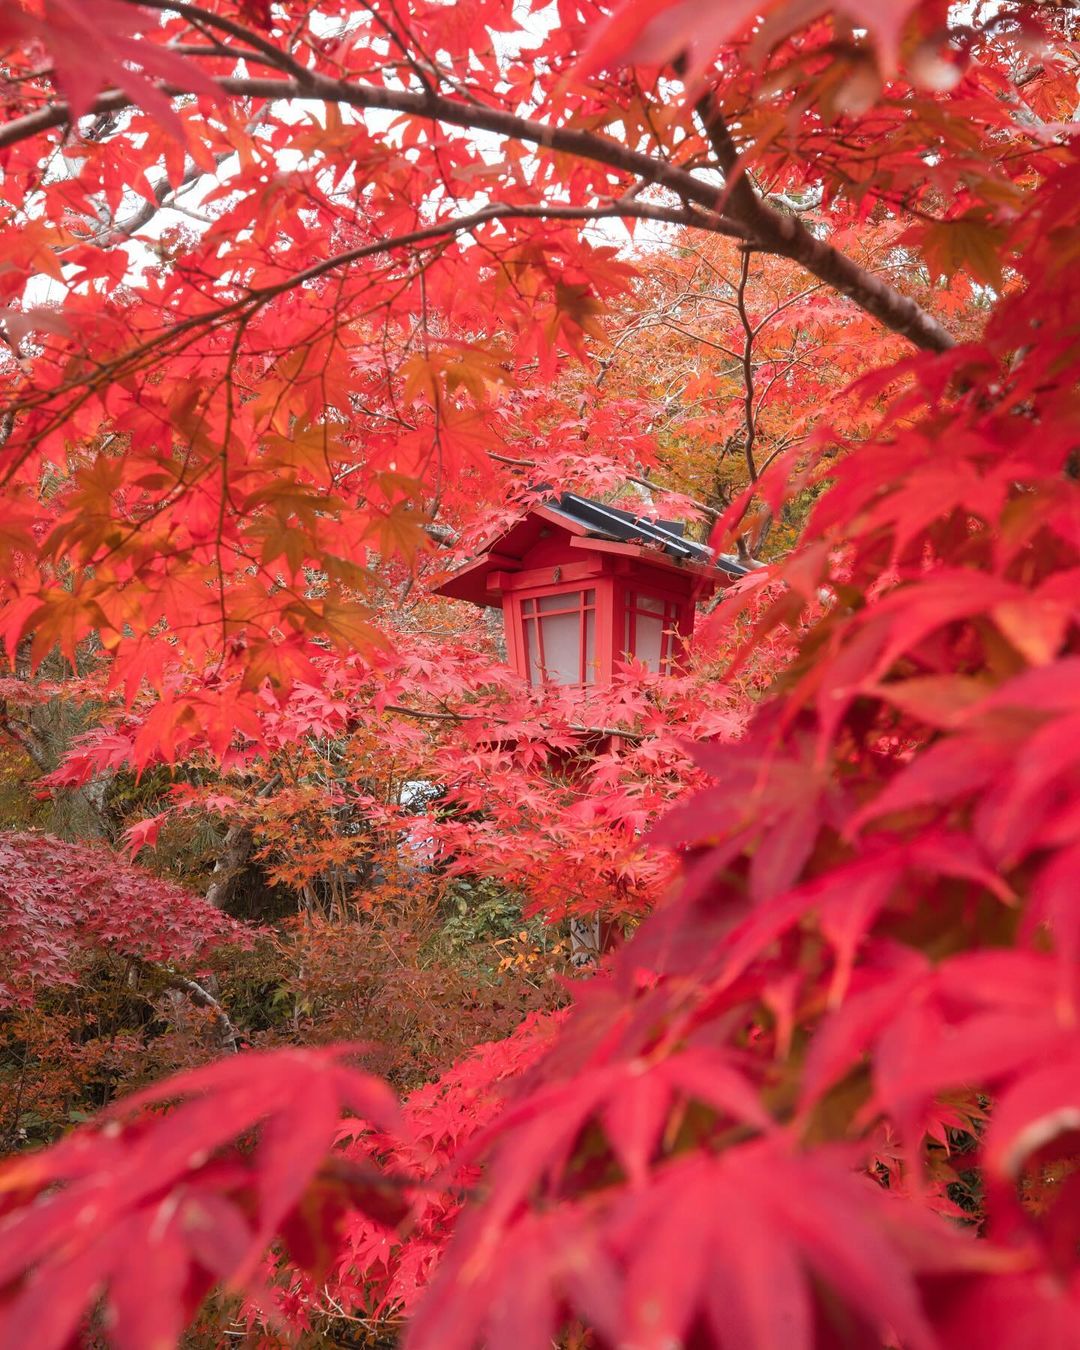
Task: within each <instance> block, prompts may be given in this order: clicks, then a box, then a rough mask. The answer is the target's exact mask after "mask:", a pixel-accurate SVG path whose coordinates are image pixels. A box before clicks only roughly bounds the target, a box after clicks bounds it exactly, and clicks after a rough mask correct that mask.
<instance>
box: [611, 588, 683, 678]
mask: <svg viewBox="0 0 1080 1350" xmlns="http://www.w3.org/2000/svg"><path fill="white" fill-rule="evenodd" d="M678 638H679V605H678V603H677V602H676V601H674V600H665V599H661V598H660V597H659V596H654V595H644V594H642V593H641V592H640V591H628V592H627V594H626V614H625V618H624V621H623V650H624V652H625V653H626V654H627V655H628V656H633V657H634V658H636V659H637V660H638V661H640V662H642V664H643V665H645V666H646V667H647V668H648V669H649V670H651V671H652V672H653V674H654V675H668V674H670V673H671V668H672V665H673V664H674V658H675V650H676V643H677V642H678Z"/></svg>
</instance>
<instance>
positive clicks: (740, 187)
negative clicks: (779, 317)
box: [0, 6, 953, 352]
mask: <svg viewBox="0 0 1080 1350" xmlns="http://www.w3.org/2000/svg"><path fill="white" fill-rule="evenodd" d="M171 8H176V6H171ZM244 32H245V40H247V30H244ZM270 45H272V44H270ZM275 50H276V49H275ZM286 62H292V58H291V57H288V56H287V54H286V53H281V60H280V61H279V62H278V64H279V65H282V64H285V63H286ZM293 65H295V63H293ZM300 70H301V71H302V78H301V76H300V75H296V76H295V77H294V78H290V79H271V78H250V79H249V78H241V77H232V76H229V77H225V78H222V79H220V80H218V81H217V85H218V87H219V88H220V90H221V92H222V93H223V94H226V95H229V96H233V97H247V98H264V99H270V100H276V101H290V100H293V99H318V100H320V101H323V102H327V103H339V104H342V105H346V106H349V107H354V108H363V109H367V108H380V109H384V110H386V111H390V112H398V113H402V114H405V115H407V116H411V117H417V118H421V119H423V120H426V121H430V122H432V123H440V124H443V125H447V126H457V127H462V128H465V129H467V130H471V131H488V132H491V133H493V134H495V135H497V136H501V137H505V138H508V139H511V140H517V141H521V142H523V143H525V144H529V145H536V146H539V147H543V148H546V149H551V150H557V151H559V152H561V153H564V154H568V155H572V156H574V157H575V158H578V159H583V160H589V161H591V162H593V163H597V164H604V165H606V166H607V167H608V168H611V169H614V170H616V171H617V172H619V173H623V174H627V175H629V176H631V177H633V179H634V180H635V182H637V181H639V180H640V181H641V182H645V183H649V184H653V185H656V186H658V187H664V188H668V189H669V190H670V191H672V192H674V193H675V194H676V195H677V196H678V197H679V198H680V199H681V200H682V202H683V203H684V205H685V206H686V207H687V208H688V209H690V208H691V207H693V206H697V207H700V208H703V209H704V213H705V214H704V215H701V214H695V215H694V216H693V218H692V219H688V220H685V221H684V222H683V223H685V224H689V225H690V226H692V227H693V228H698V229H704V230H709V231H711V232H713V233H720V234H727V235H730V236H733V237H735V238H743V239H747V238H748V239H749V240H750V241H751V242H752V243H753V244H754V247H755V248H757V249H758V250H759V251H760V252H764V253H775V254H779V255H780V256H782V257H786V258H790V259H792V260H793V261H794V262H798V263H799V264H800V265H801V266H803V267H805V268H806V270H807V271H808V272H811V273H812V274H813V275H814V276H816V277H817V278H818V279H819V280H820V281H824V282H826V283H827V284H828V285H830V286H832V287H834V288H835V289H836V290H838V291H840V292H841V294H843V295H846V296H848V297H849V299H851V300H853V301H854V302H855V303H856V304H857V305H859V306H860V307H861V308H863V309H864V310H866V312H867V313H869V314H871V315H873V316H874V317H875V318H876V319H878V320H879V321H880V322H881V323H883V324H884V325H885V326H886V327H887V328H890V329H891V330H892V331H893V332H896V333H899V334H901V335H902V336H903V337H905V338H907V339H908V340H909V341H911V342H913V343H914V344H915V345H916V346H918V347H922V348H925V349H926V350H929V351H939V352H940V351H946V350H947V349H948V348H950V347H951V346H952V345H953V341H952V338H951V337H950V336H949V334H948V333H947V332H946V331H945V330H944V328H942V326H941V325H940V324H939V323H938V322H937V320H936V319H934V318H933V317H932V316H931V315H929V314H927V313H926V311H925V310H923V309H922V308H921V307H920V306H919V305H918V304H917V303H916V302H915V301H914V300H911V299H909V298H907V297H905V296H902V295H901V294H900V293H899V292H898V291H895V290H894V289H893V288H892V287H891V286H889V285H888V284H887V283H886V282H884V281H882V280H880V278H877V277H874V276H873V275H871V274H870V273H869V272H867V271H866V270H865V269H863V268H861V267H860V266H859V265H858V264H857V263H854V262H852V260H851V259H850V258H848V257H846V256H845V255H844V254H842V253H840V252H838V251H837V250H836V249H834V248H833V247H832V246H831V245H830V244H826V243H824V242H823V241H822V240H819V239H815V238H814V236H813V235H812V234H811V233H810V232H809V230H807V229H806V227H805V226H804V225H803V224H802V222H801V221H799V220H797V219H796V218H795V217H794V216H790V215H784V214H782V213H780V212H778V211H776V210H774V209H773V208H772V207H770V206H768V205H766V204H765V203H764V202H763V201H761V200H760V198H759V197H758V196H757V194H756V193H755V192H754V190H753V188H752V187H751V185H750V183H749V182H748V181H747V179H746V178H745V176H744V175H743V174H742V173H741V171H740V165H739V155H738V151H737V149H736V147H735V145H734V142H733V141H732V140H731V137H730V135H729V133H728V130H727V126H726V124H725V123H724V121H723V118H722V116H721V115H720V113H719V111H718V110H717V108H716V105H715V103H714V101H713V98H712V95H711V94H709V95H705V96H704V97H703V98H702V99H700V100H699V101H698V103H697V105H696V110H697V113H698V116H699V118H700V119H701V120H702V124H703V126H704V129H705V133H706V136H707V138H708V140H709V143H710V145H711V146H712V148H713V152H714V153H715V155H716V157H717V160H718V162H719V164H720V167H721V168H722V169H723V170H724V173H725V175H726V178H727V183H726V185H725V187H724V188H717V187H715V186H714V185H713V184H712V183H708V182H706V181H704V180H703V179H701V178H698V177H696V176H695V175H694V174H693V173H690V172H689V171H687V170H686V169H683V168H680V167H678V166H677V165H674V164H670V163H668V162H666V161H664V160H661V159H657V158H654V157H653V156H651V155H648V154H645V153H643V152H641V151H638V150H632V149H630V148H629V147H627V146H625V145H622V144H620V143H619V142H618V141H614V140H611V139H610V138H608V137H606V136H599V135H597V134H596V133H594V132H590V131H581V130H578V129H575V128H569V127H556V126H551V125H549V124H548V123H544V122H537V121H535V120H533V119H532V118H528V117H520V116H518V115H517V114H516V113H510V112H507V111H505V110H504V109H501V108H490V107H485V106H483V105H481V104H477V103H473V102H466V101H464V100H461V99H452V98H448V97H446V96H445V95H441V94H437V93H434V92H432V91H431V90H424V91H421V92H417V91H415V90H406V89H389V88H382V87H380V86H377V85H369V84H359V83H357V84H354V83H350V82H349V81H347V80H335V79H330V78H329V77H328V76H325V75H319V74H316V73H313V72H309V71H307V70H304V69H303V68H302V67H301V68H300ZM159 88H160V90H161V92H162V93H163V94H167V95H169V96H181V95H184V94H189V93H191V92H192V91H190V90H187V89H183V88H181V87H179V86H176V85H172V84H162V85H160V86H159ZM131 104H132V100H131V99H130V98H129V96H128V95H127V94H126V93H124V92H123V91H122V90H110V91H108V92H107V93H104V94H102V95H100V96H99V97H98V99H97V100H96V101H95V103H94V105H93V107H92V109H91V111H92V112H93V113H96V114H101V113H106V112H116V111H118V110H120V109H123V108H127V107H130V106H131ZM69 121H70V112H69V109H68V107H67V105H66V104H65V103H53V104H50V105H49V106H48V107H45V108H42V109H39V110H38V111H37V112H34V113H27V114H26V115H25V116H23V117H19V118H15V119H14V120H12V121H11V122H8V123H7V124H6V126H3V127H2V128H0V149H2V148H3V147H5V146H8V145H12V144H14V143H15V142H16V141H19V140H25V139H26V138H27V137H29V136H32V135H36V134H37V133H38V132H41V131H45V130H48V129H49V128H51V127H57V126H62V125H64V124H65V123H67V122H69ZM635 205H637V203H635ZM612 214H615V215H618V214H624V215H627V216H630V215H634V214H637V212H635V211H632V210H631V209H630V203H629V201H628V200H626V199H624V200H623V207H622V211H621V212H613V213H612Z"/></svg>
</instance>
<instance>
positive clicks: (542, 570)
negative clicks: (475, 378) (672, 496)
mask: <svg viewBox="0 0 1080 1350" xmlns="http://www.w3.org/2000/svg"><path fill="white" fill-rule="evenodd" d="M746 570H747V569H746V568H745V567H744V566H743V565H742V564H741V563H739V562H738V561H737V560H736V559H734V558H727V557H719V558H717V557H714V555H713V553H712V552H711V550H710V549H708V548H707V547H706V546H705V545H704V544H698V543H695V542H694V541H693V540H690V539H686V538H684V537H683V527H682V526H681V525H678V524H673V523H671V522H667V521H653V520H647V519H645V518H643V517H639V516H634V515H632V514H631V513H630V512H628V511H620V510H618V509H617V508H615V507H612V506H605V505H603V504H602V503H601V502H595V501H591V500H590V499H589V498H588V497H579V496H577V494H576V493H572V492H567V493H563V495H562V496H561V497H559V498H557V499H554V500H552V501H551V502H548V503H544V504H543V505H540V506H534V507H532V508H531V509H530V510H529V512H528V513H527V514H526V515H525V517H524V518H523V519H522V520H520V521H518V522H517V524H515V525H513V526H512V527H511V528H510V529H509V530H507V531H505V532H504V533H503V534H502V535H500V536H498V537H497V538H495V539H493V540H491V541H490V542H489V543H488V544H487V545H486V547H485V548H484V550H483V552H482V553H481V554H480V556H479V557H478V558H476V559H474V560H473V561H472V562H470V563H467V564H466V565H465V566H464V567H462V568H460V569H459V570H458V571H457V572H455V573H454V575H453V576H452V577H450V579H449V580H448V581H445V582H443V584H442V585H441V586H439V587H437V588H436V589H437V592H438V593H439V594H440V595H447V596H452V597H453V598H455V599H458V600H468V601H471V602H472V603H473V604H475V605H491V606H495V605H499V606H501V607H502V612H503V623H504V627H505V630H506V651H507V656H508V658H509V661H510V664H511V665H512V666H513V668H514V669H515V670H516V671H517V672H518V674H519V675H521V676H522V677H523V678H524V679H526V680H527V681H528V682H529V683H530V684H532V685H540V684H544V683H549V684H562V685H572V686H577V687H579V688H582V689H585V688H587V687H588V686H590V685H597V684H606V683H608V682H609V681H610V680H611V678H612V675H613V674H614V669H615V666H616V664H617V663H618V662H619V661H625V660H626V659H627V658H628V657H633V658H635V659H636V660H638V661H641V662H642V663H643V664H644V665H646V666H647V667H648V668H649V669H650V670H652V671H655V672H658V673H660V674H667V673H668V672H670V671H671V670H672V669H674V668H675V667H676V666H677V665H678V662H679V658H680V656H681V653H682V648H683V644H684V643H685V642H686V640H687V639H688V638H689V636H690V634H691V633H692V632H693V628H694V605H695V603H696V602H697V601H698V600H699V599H703V598H705V597H707V596H708V595H710V594H711V593H712V592H713V591H714V590H715V588H716V587H717V586H724V585H728V584H730V582H731V581H732V580H733V579H734V578H735V577H736V576H741V575H742V574H743V573H744V572H745V571H746Z"/></svg>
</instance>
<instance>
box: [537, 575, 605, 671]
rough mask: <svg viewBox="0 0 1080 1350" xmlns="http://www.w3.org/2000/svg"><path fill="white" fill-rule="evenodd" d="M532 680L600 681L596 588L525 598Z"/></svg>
mask: <svg viewBox="0 0 1080 1350" xmlns="http://www.w3.org/2000/svg"><path fill="white" fill-rule="evenodd" d="M521 618H522V623H523V626H524V629H525V654H526V660H527V664H528V672H529V683H530V684H533V685H538V684H576V685H586V684H595V683H596V591H595V590H578V591H562V592H560V593H558V594H555V595H540V596H529V597H526V598H524V599H522V601H521Z"/></svg>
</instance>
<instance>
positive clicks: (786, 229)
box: [694, 92, 954, 352]
mask: <svg viewBox="0 0 1080 1350" xmlns="http://www.w3.org/2000/svg"><path fill="white" fill-rule="evenodd" d="M694 111H695V112H696V114H697V116H698V119H699V121H700V122H701V125H702V128H703V130H704V132H705V135H706V138H707V139H708V141H709V144H710V145H711V146H712V150H713V153H714V154H715V155H716V159H717V163H718V164H719V165H720V168H721V169H722V171H723V174H724V180H725V189H724V196H725V198H726V203H725V207H724V209H726V212H727V214H728V216H729V217H730V218H732V219H734V220H737V221H739V222H740V224H742V225H743V226H745V227H746V230H747V231H748V233H749V234H750V235H751V236H752V238H753V241H754V247H755V248H756V249H758V250H760V251H761V252H763V253H775V254H779V255H780V257H783V258H790V259H791V260H792V262H797V263H799V264H800V265H801V266H802V267H805V268H806V270H807V271H808V272H811V273H812V274H813V275H814V276H816V277H817V278H818V279H819V280H820V281H824V282H825V283H826V284H827V285H829V286H831V287H832V288H833V289H834V290H837V291H839V292H840V293H841V295H846V296H847V297H848V298H849V299H850V300H853V301H854V302H855V303H856V304H857V305H859V306H860V308H862V309H864V310H865V311H866V312H867V313H868V314H870V315H872V316H873V317H874V318H875V319H877V320H878V321H879V322H881V323H883V324H884V325H885V327H886V328H890V329H892V331H893V332H894V333H899V334H900V335H901V337H905V338H907V339H908V341H909V342H913V343H914V344H915V346H916V347H922V348H924V349H925V350H927V351H934V352H944V351H948V350H949V348H950V347H952V346H954V343H953V339H952V338H951V337H950V335H949V334H948V333H947V332H946V331H945V329H944V328H943V327H942V326H941V324H940V323H938V321H937V319H935V318H934V317H933V315H931V314H928V313H927V312H926V310H924V309H923V308H922V306H921V305H919V304H917V303H916V301H914V300H912V299H910V298H909V297H908V296H904V295H901V294H900V292H899V291H896V290H894V289H893V288H892V287H891V286H890V285H889V284H888V283H887V282H885V281H882V280H881V278H880V277H876V276H874V274H873V273H872V272H868V271H867V270H866V269H865V268H863V267H860V266H859V265H858V263H855V262H852V260H851V259H850V258H848V257H847V256H846V255H845V254H843V253H840V252H839V251H838V250H837V249H835V248H833V247H832V245H831V244H826V243H825V242H824V241H823V240H820V239H816V238H815V237H814V236H813V235H812V234H811V233H810V231H809V230H808V229H807V228H806V226H805V225H804V224H803V223H802V221H801V220H798V219H797V218H796V217H795V216H793V215H787V214H785V213H783V212H780V211H777V210H775V209H774V208H773V207H771V206H769V205H768V204H767V203H765V202H764V201H762V199H761V198H760V197H759V196H758V194H757V193H756V192H755V191H754V188H753V186H752V184H751V182H750V179H749V177H748V176H747V174H746V173H745V172H744V166H743V165H742V163H741V162H740V155H739V151H738V148H737V147H736V145H735V142H734V141H733V140H732V138H731V133H730V132H729V131H728V127H727V123H726V122H725V121H724V118H723V115H722V114H721V112H720V109H719V107H718V106H717V103H716V99H715V96H714V95H713V94H712V93H711V92H709V93H706V94H703V95H702V96H701V98H699V99H698V101H697V103H696V104H695V108H694Z"/></svg>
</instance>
